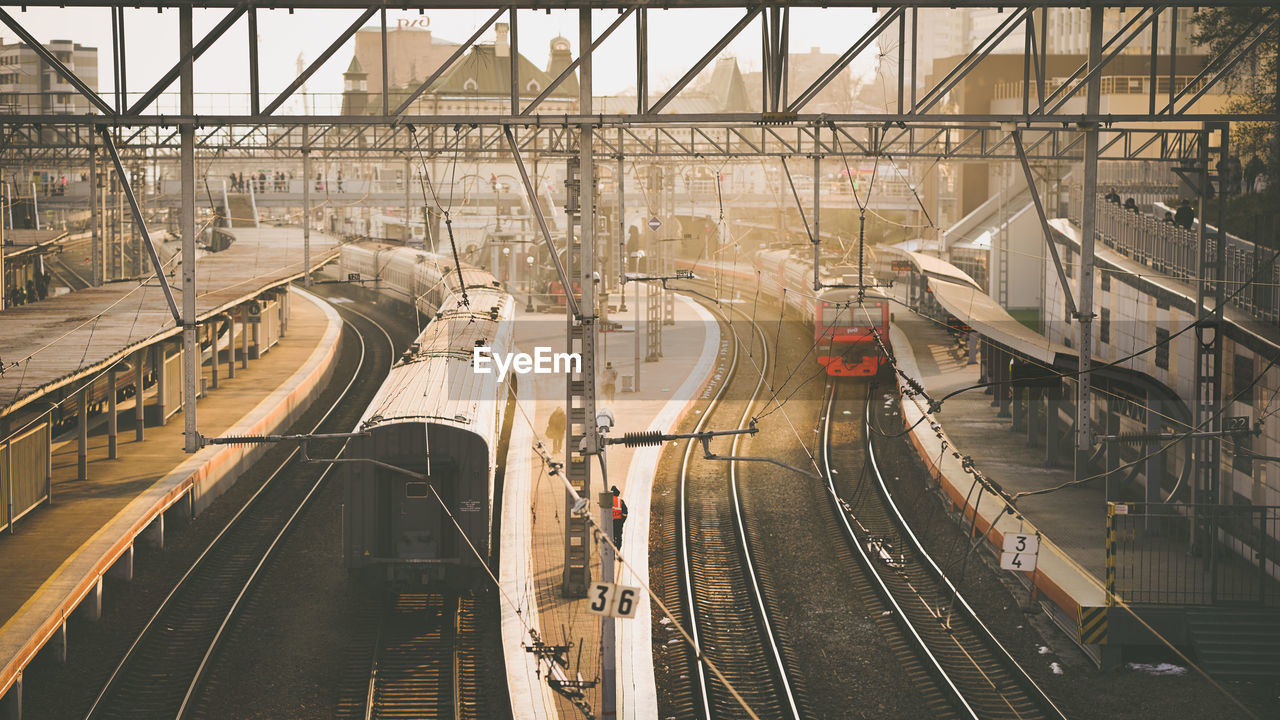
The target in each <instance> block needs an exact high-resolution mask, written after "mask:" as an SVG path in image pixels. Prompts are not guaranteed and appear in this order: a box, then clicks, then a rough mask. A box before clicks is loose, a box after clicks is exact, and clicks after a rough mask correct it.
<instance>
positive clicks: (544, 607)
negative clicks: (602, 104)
mask: <svg viewBox="0 0 1280 720" xmlns="http://www.w3.org/2000/svg"><path fill="white" fill-rule="evenodd" d="M627 289H628V291H629V292H628V299H627V302H628V304H629V307H628V311H627V312H625V313H619V312H612V313H610V315H609V319H610V320H611V321H613V322H615V323H620V324H621V326H622V328H621V330H619V331H614V332H608V333H604V334H603V335H604V337H603V340H602V343H601V345H602V347H601V354H600V361H599V365H600V368H603V367H604V364H605V362H608V361H612V362H613V365H614V368H615V369H616V370H617V371H618V374H619V382H618V387H617V393H616V395H615V398H614V401H613V402H609V400H608V398H607V397H606V396H605V394H604V393H603V392H601V393H600V396H599V404H600V407H610V408H611V409H612V410H613V411H614V414H615V418H616V422H617V426H616V427H615V428H614V429H613V431H612V432H611V433H610V435H612V436H621V435H622V434H623V433H625V432H637V431H643V430H649V429H655V430H659V429H660V430H663V431H670V429H671V428H672V427H673V426H674V425H675V424H676V423H677V422H678V421H679V419H680V417H681V416H682V415H683V414H684V413H685V412H687V411H688V410H689V408H690V407H691V405H692V403H693V401H694V400H695V399H697V398H698V397H699V395H700V393H701V390H702V388H703V387H704V386H705V384H706V382H707V381H708V380H709V379H710V376H711V372H712V370H713V369H714V367H715V358H716V354H717V351H718V349H719V346H720V330H719V325H718V323H717V322H716V320H715V318H714V317H713V316H712V315H711V313H709V312H708V311H707V310H705V309H704V308H703V307H702V306H701V305H699V304H698V303H696V302H694V301H693V300H691V299H689V298H687V297H684V296H677V297H676V301H675V323H674V325H668V326H665V327H664V328H663V351H664V352H663V357H662V358H661V359H659V360H658V361H656V362H644V359H643V358H641V361H640V390H639V392H623V391H622V387H623V382H622V377H621V376H623V375H633V374H634V372H635V349H634V348H635V327H636V319H637V317H639V319H640V320H641V324H640V328H641V331H642V332H643V328H644V325H643V319H644V317H645V314H644V303H645V302H646V300H647V298H648V296H647V295H646V294H644V293H642V295H641V300H640V303H639V307H637V303H636V302H635V291H634V286H629V287H628V288H627ZM649 290H652V289H649ZM654 296H655V298H656V291H655V295H654ZM617 301H618V297H617V295H616V294H615V295H614V296H612V298H611V303H612V304H614V305H617V304H618V303H617ZM637 311H638V312H637ZM564 327H565V320H564V316H563V315H559V314H557V315H547V314H543V315H533V314H522V315H521V316H520V322H518V323H517V325H516V338H517V342H518V343H519V344H520V346H521V348H522V349H523V350H525V351H526V352H527V351H529V350H530V348H532V347H535V346H550V347H553V348H557V349H558V348H560V346H561V344H562V343H563V337H564ZM643 345H644V338H643V337H641V346H642V347H641V352H642V353H643V352H644V347H643ZM522 379H533V380H534V382H532V383H529V382H525V383H523V384H522V386H521V403H520V404H521V410H520V411H518V412H519V413H520V414H519V416H517V418H516V425H515V426H514V429H513V431H512V436H513V439H512V444H511V456H510V458H509V462H508V467H509V468H510V469H509V470H508V473H509V475H508V477H509V478H510V479H511V481H512V482H509V483H508V486H507V494H506V496H505V499H504V505H503V511H504V515H503V552H502V558H503V575H502V578H501V581H502V584H503V587H504V588H505V589H507V590H508V592H507V594H508V597H510V598H511V599H512V600H513V601H515V602H516V603H517V607H518V609H519V616H518V617H517V616H516V612H515V611H516V608H512V607H510V606H507V605H505V603H504V608H503V613H504V645H505V646H506V648H507V651H508V652H507V669H508V683H509V686H510V687H511V688H512V691H511V692H512V709H513V710H514V711H515V713H516V717H517V718H566V719H567V718H575V717H580V712H579V710H577V709H576V708H574V707H573V706H572V705H571V704H570V703H569V702H568V701H567V700H565V699H564V698H562V697H560V696H558V695H556V694H554V693H551V692H549V691H547V690H546V680H545V667H544V669H543V674H544V677H538V676H537V675H536V671H537V668H536V667H535V664H534V663H533V662H532V661H531V658H532V656H531V655H530V654H529V653H525V652H523V651H520V644H521V643H526V644H527V642H528V636H527V628H526V627H525V623H527V624H528V625H529V626H531V627H536V629H537V630H538V632H539V633H540V635H541V638H542V640H543V641H544V642H547V643H549V644H564V643H568V642H572V643H573V649H572V651H571V653H570V654H571V658H570V659H571V666H570V668H569V670H568V672H567V673H566V674H567V675H568V677H569V678H571V679H572V678H575V677H576V674H577V673H579V672H580V673H581V674H582V677H583V678H584V679H586V680H592V679H595V677H596V675H597V674H598V672H599V668H600V654H599V653H600V616H599V615H593V614H591V613H589V612H587V610H586V601H585V600H584V599H570V598H566V597H564V596H563V595H562V594H561V592H560V586H561V580H562V578H561V571H562V568H563V567H564V503H565V486H564V483H563V482H562V481H561V480H560V479H559V478H553V477H549V476H548V475H547V473H546V470H545V468H544V467H543V464H542V462H541V461H540V460H539V459H538V457H537V456H536V455H535V454H534V453H533V452H532V450H531V447H530V446H531V443H533V442H539V441H541V442H542V443H543V444H544V445H545V447H546V448H547V449H548V451H552V450H554V442H553V441H552V440H551V439H550V438H548V437H547V420H548V418H550V416H551V413H552V412H553V411H554V410H555V408H556V407H564V402H565V385H564V378H563V377H562V376H556V375H527V376H524V378H522ZM661 450H662V448H661V447H649V448H641V449H638V450H633V449H628V448H623V447H621V446H612V447H610V448H609V449H608V452H607V463H606V465H607V468H608V481H607V483H603V482H602V478H601V473H600V468H599V467H598V466H594V467H593V468H592V481H591V491H592V495H593V498H594V496H595V494H596V493H598V492H601V491H602V490H604V489H607V488H608V487H609V486H610V485H617V486H618V488H619V490H620V491H621V492H622V497H623V499H624V500H625V501H626V503H627V507H628V510H629V516H628V520H627V523H626V528H625V532H624V533H623V545H622V557H623V559H624V566H619V567H618V568H617V570H616V580H615V582H618V583H620V584H625V585H632V586H640V585H647V584H648V568H649V558H648V550H649V532H648V530H649V527H648V526H649V504H650V503H649V500H650V493H651V491H652V485H653V474H654V472H655V469H656V467H657V461H658V457H659V455H660V453H661ZM551 454H552V455H553V456H554V457H555V458H556V459H557V460H558V461H563V460H564V455H565V453H564V450H563V448H561V451H560V452H552V453H551ZM520 483H531V486H530V487H528V489H527V490H526V489H524V488H522V487H521V486H520ZM592 508H593V512H596V513H598V512H599V508H597V507H595V503H594V499H593V502H592ZM508 548H515V549H516V550H517V551H516V552H508ZM594 557H595V559H594V560H593V562H592V579H593V581H594V580H596V579H599V578H600V567H599V561H598V558H599V548H598V547H597V549H596V552H595V553H594ZM616 628H617V645H616V647H617V655H616V662H617V667H618V701H617V702H618V709H619V712H618V715H617V717H619V718H646V719H647V718H656V717H657V691H656V688H655V686H654V676H653V659H652V650H651V648H652V638H651V636H650V629H651V618H650V604H649V602H648V601H647V599H646V601H645V602H642V603H640V604H639V606H638V611H637V615H636V617H635V619H632V620H619V621H617V622H616ZM579 649H581V663H580V666H579V664H578V658H579V654H578V653H579ZM600 697H601V696H600V691H599V689H598V688H596V689H593V690H589V691H587V693H586V701H587V703H589V704H590V706H591V708H592V709H593V711H594V712H597V713H598V712H599V709H600V707H601V704H600Z"/></svg>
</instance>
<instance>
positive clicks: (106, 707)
mask: <svg viewBox="0 0 1280 720" xmlns="http://www.w3.org/2000/svg"><path fill="white" fill-rule="evenodd" d="M341 311H342V312H343V313H344V314H347V315H348V317H347V323H348V324H349V325H351V327H352V328H353V329H354V330H355V332H356V334H357V336H358V338H359V341H360V352H359V361H358V363H357V367H356V368H355V370H354V372H352V373H351V374H350V380H349V382H348V383H347V384H346V386H345V387H344V388H342V390H341V392H339V393H338V396H337V398H336V399H335V400H334V401H333V402H332V403H331V405H330V407H329V408H328V410H327V411H326V412H325V413H324V415H323V417H322V418H321V419H320V420H319V422H318V423H316V425H315V427H314V428H311V429H310V431H311V432H319V431H327V432H346V431H348V430H350V428H351V427H352V425H353V424H354V423H355V417H357V416H358V413H359V412H360V410H361V409H362V408H363V407H364V402H363V401H362V400H363V399H364V398H365V397H366V396H367V395H369V394H371V393H372V392H373V391H374V390H376V389H377V387H378V384H379V382H380V381H381V378H382V376H384V375H385V374H386V371H387V369H388V368H389V367H390V365H391V362H392V360H393V359H394V354H393V351H392V343H391V339H390V336H389V335H387V332H386V330H385V329H383V328H382V327H381V326H380V325H379V324H378V323H377V322H376V321H374V320H373V319H372V318H369V317H368V316H365V315H363V314H362V313H359V312H356V311H353V310H350V309H348V308H342V309H341ZM353 398H354V399H353ZM340 449H341V445H340V444H339V443H337V442H336V441H329V442H327V443H314V444H313V447H312V449H311V452H313V453H314V454H315V455H316V456H318V457H332V456H333V455H332V454H336V453H337V452H339V451H340ZM297 457H298V451H297V450H296V449H295V450H294V451H293V452H291V453H290V454H289V455H288V456H287V457H286V458H285V460H284V461H283V462H282V463H281V464H280V465H279V467H277V468H276V470H275V471H274V472H272V473H271V475H270V477H269V478H268V479H267V480H266V481H265V482H264V483H263V485H262V486H261V487H260V488H259V489H258V490H257V491H256V492H255V493H254V494H253V496H252V497H251V498H250V499H249V500H248V502H246V504H245V506H244V507H243V508H242V509H241V510H240V511H239V512H237V513H236V515H235V516H234V517H233V518H232V519H231V520H230V522H228V523H227V525H226V527H224V528H223V529H222V531H221V532H219V533H218V535H217V536H216V537H215V538H214V540H213V541H212V542H211V543H210V544H209V546H208V548H206V549H205V551H204V552H203V553H202V554H201V555H200V557H199V558H198V559H197V560H196V561H195V563H194V564H193V565H192V567H191V568H190V569H189V570H188V571H187V572H186V574H185V575H183V577H182V578H181V579H180V580H179V581H178V583H177V585H176V586H175V587H174V588H173V590H172V591H171V592H170V593H169V595H168V597H166V598H165V600H164V602H163V603H161V605H160V608H159V609H158V610H157V611H156V612H155V614H154V615H153V616H152V618H151V620H150V621H149V622H147V624H146V626H145V627H144V628H143V629H142V631H141V632H140V633H139V635H138V637H137V638H136V639H135V640H134V642H133V644H132V645H131V646H130V647H129V650H128V651H127V652H126V653H125V655H124V657H123V658H122V659H121V661H120V663H119V664H118V665H117V666H116V668H115V670H114V672H112V673H111V676H110V678H109V679H108V680H107V682H106V684H105V686H104V687H103V689H102V691H101V692H100V693H99V694H98V697H97V699H96V700H95V701H94V703H93V706H92V707H91V708H90V710H89V712H88V715H87V717H89V718H138V717H184V716H186V715H188V714H189V713H190V712H191V711H192V709H193V700H194V699H195V698H196V696H197V694H198V691H199V688H200V684H201V681H202V678H203V676H204V672H205V669H206V667H208V665H209V661H210V659H211V658H212V656H213V655H214V653H215V652H216V650H217V648H218V645H219V642H220V640H221V639H222V638H223V637H224V631H225V630H226V629H227V628H228V626H229V625H230V624H231V622H232V621H233V620H234V619H235V617H236V616H237V613H238V612H239V610H240V609H241V607H242V601H243V600H244V599H245V598H246V596H247V595H248V593H249V590H250V588H251V587H252V586H253V584H254V581H255V579H256V578H257V577H258V575H259V571H260V570H261V569H262V568H263V567H264V565H265V564H266V563H267V561H268V559H269V558H270V557H271V555H272V553H273V551H274V550H275V549H276V548H277V547H278V546H279V544H280V541H281V539H282V538H283V537H284V536H285V534H286V533H288V531H289V529H290V528H291V527H292V526H293V522H294V520H295V519H296V518H297V517H298V516H299V515H300V514H301V512H302V510H303V508H305V507H306V505H307V503H308V502H309V501H310V500H311V498H312V497H313V496H314V495H315V494H316V491H317V489H318V488H319V487H320V486H321V485H322V484H323V483H324V480H325V478H326V477H327V476H328V472H329V469H330V468H331V467H332V466H331V465H323V466H318V465H303V464H300V463H296V462H295V458H297Z"/></svg>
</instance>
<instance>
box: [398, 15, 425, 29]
mask: <svg viewBox="0 0 1280 720" xmlns="http://www.w3.org/2000/svg"><path fill="white" fill-rule="evenodd" d="M429 27H431V18H429V17H417V18H400V19H398V20H396V29H397V30H409V29H410V28H423V29H426V28H429Z"/></svg>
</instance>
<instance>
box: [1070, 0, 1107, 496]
mask: <svg viewBox="0 0 1280 720" xmlns="http://www.w3.org/2000/svg"><path fill="white" fill-rule="evenodd" d="M1103 13H1104V11H1103V9H1102V8H1100V7H1092V8H1090V9H1089V71H1090V72H1091V73H1093V74H1092V76H1091V77H1090V78H1089V80H1088V83H1087V88H1086V100H1085V113H1087V114H1088V115H1089V116H1090V117H1097V115H1098V113H1099V111H1100V108H1101V102H1102V100H1101V98H1102V73H1101V72H1095V70H1096V69H1097V68H1098V67H1099V66H1100V65H1101V64H1102V16H1103ZM1097 196H1098V125H1097V124H1096V123H1094V122H1093V121H1090V124H1089V125H1088V126H1086V127H1085V128H1084V203H1083V209H1082V210H1081V221H1080V286H1079V297H1080V302H1079V303H1078V306H1079V308H1080V315H1079V320H1080V343H1079V345H1078V347H1079V348H1080V377H1079V382H1078V384H1077V386H1076V456H1075V479H1076V480H1081V479H1083V478H1085V477H1087V476H1088V474H1089V467H1088V464H1089V454H1090V452H1091V451H1092V450H1093V423H1092V422H1091V421H1090V417H1091V414H1090V400H1091V399H1092V398H1091V397H1090V394H1091V393H1092V392H1093V382H1092V377H1091V375H1090V372H1091V369H1092V365H1093V243H1094V238H1095V235H1096V232H1095V230H1094V228H1095V227H1096V226H1097V211H1098V203H1097V200H1096V198H1097Z"/></svg>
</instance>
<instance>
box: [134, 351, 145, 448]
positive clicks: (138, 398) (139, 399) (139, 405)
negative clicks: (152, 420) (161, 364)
mask: <svg viewBox="0 0 1280 720" xmlns="http://www.w3.org/2000/svg"><path fill="white" fill-rule="evenodd" d="M133 361H134V362H135V363H137V366H136V367H135V368H134V369H133V421H134V423H136V427H134V428H133V439H134V440H136V441H137V442H142V439H143V436H144V434H145V433H146V420H147V416H146V409H147V404H146V403H145V402H143V400H144V395H143V392H144V390H145V386H146V378H147V351H146V350H145V349H143V350H139V351H138V352H136V353H134V355H133Z"/></svg>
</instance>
